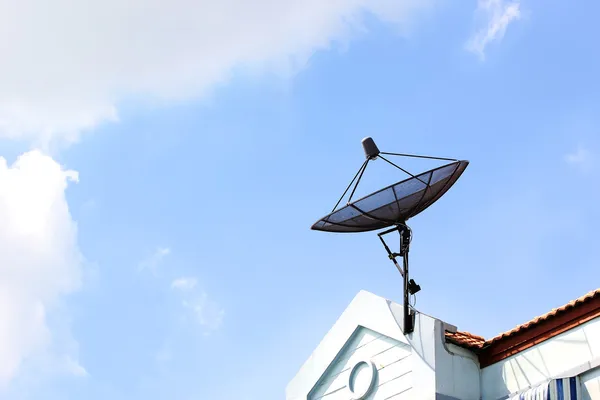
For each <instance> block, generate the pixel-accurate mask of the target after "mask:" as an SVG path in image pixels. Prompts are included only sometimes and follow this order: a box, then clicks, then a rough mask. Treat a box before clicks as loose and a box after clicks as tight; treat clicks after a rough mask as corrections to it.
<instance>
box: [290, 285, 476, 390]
mask: <svg viewBox="0 0 600 400" xmlns="http://www.w3.org/2000/svg"><path fill="white" fill-rule="evenodd" d="M402 311H403V310H402V306H401V305H398V304H396V303H393V302H390V301H388V300H385V299H383V298H381V297H378V296H375V295H373V294H371V293H368V292H365V291H361V292H360V293H359V294H358V295H357V296H356V297H355V298H354V300H353V301H352V302H351V303H350V305H349V306H348V308H347V309H346V310H345V311H344V313H343V314H342V316H341V317H340V318H339V319H338V321H337V322H336V323H335V325H334V326H333V327H332V328H331V330H330V331H329V332H328V333H327V335H326V336H325V337H324V338H323V340H322V341H321V343H320V344H319V346H318V347H317V349H316V350H315V351H314V352H313V354H312V355H311V356H310V358H309V359H308V360H307V361H306V362H305V363H304V365H303V366H302V368H301V369H300V371H299V372H298V374H297V375H296V376H295V377H294V379H292V381H291V382H290V383H289V384H288V387H287V389H286V399H287V400H317V399H324V400H336V399H338V398H339V399H350V398H351V393H350V392H349V391H348V388H347V384H348V377H349V375H350V371H351V369H352V368H353V367H354V365H356V363H357V362H358V361H359V360H363V359H366V360H372V361H373V362H375V364H376V366H377V375H378V378H377V379H378V380H377V383H376V385H377V388H376V390H373V392H372V393H371V395H370V396H368V397H367V400H378V399H389V398H391V399H394V400H404V399H418V400H434V399H440V398H443V399H461V400H471V399H473V400H478V399H479V396H480V389H479V371H478V368H477V364H475V363H474V362H473V360H472V359H471V356H470V355H469V354H468V352H467V351H465V350H462V349H458V348H457V349H458V350H455V353H451V352H449V351H448V349H447V348H446V347H445V345H444V341H445V339H444V331H445V328H446V326H447V325H446V324H444V323H443V322H441V321H439V320H436V319H435V318H433V317H430V316H428V315H425V314H422V313H418V314H417V315H416V317H415V330H414V332H413V333H411V334H409V335H408V337H405V336H404V334H403V333H402V328H401V327H402V326H403V321H402V315H403V313H402ZM461 350H462V353H461ZM436 391H437V393H436Z"/></svg>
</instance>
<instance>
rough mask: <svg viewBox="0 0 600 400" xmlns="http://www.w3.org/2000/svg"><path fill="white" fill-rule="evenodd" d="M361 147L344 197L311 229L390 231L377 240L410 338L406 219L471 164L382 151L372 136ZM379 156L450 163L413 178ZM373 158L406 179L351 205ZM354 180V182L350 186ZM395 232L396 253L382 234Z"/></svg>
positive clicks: (411, 283) (411, 285) (411, 291)
mask: <svg viewBox="0 0 600 400" xmlns="http://www.w3.org/2000/svg"><path fill="white" fill-rule="evenodd" d="M362 145H363V149H364V152H365V157H366V160H365V161H364V162H363V164H362V166H361V167H360V169H359V170H358V172H357V173H356V175H354V178H353V179H352V181H351V182H350V184H349V185H348V187H347V188H346V190H345V191H344V193H343V194H342V197H340V199H339V200H338V202H337V204H336V205H335V207H333V210H332V211H331V212H330V213H329V214H327V215H326V216H325V217H323V218H321V219H319V220H318V221H317V222H315V223H314V224H313V225H312V227H311V229H313V230H317V231H325V232H337V233H357V232H368V231H374V230H379V229H385V228H391V227H393V228H391V229H388V230H386V231H384V232H381V233H379V234H378V236H379V239H380V240H381V242H382V243H383V246H384V247H385V249H386V251H387V253H388V256H389V258H390V259H391V260H392V261H393V263H394V265H395V266H396V268H397V269H398V271H399V272H400V274H401V275H402V277H403V278H404V333H405V334H408V333H410V332H412V331H413V328H414V327H413V322H412V320H413V319H412V317H414V313H413V314H412V316H411V313H410V309H409V304H408V301H409V298H408V295H409V294H410V295H414V294H415V293H416V292H418V291H419V290H420V289H421V288H420V286H419V285H417V284H416V283H415V281H414V280H412V279H409V277H408V249H409V245H410V241H411V240H412V231H411V229H410V228H409V227H408V226H407V225H406V221H408V220H409V219H410V218H412V217H414V216H415V215H417V214H419V213H421V212H422V211H424V210H425V209H426V208H428V207H429V206H431V205H432V204H433V203H435V202H436V201H437V200H438V199H439V198H440V197H442V196H443V195H444V194H445V193H446V192H447V191H448V190H449V189H450V188H451V187H452V185H454V183H456V181H457V180H458V178H460V176H461V175H462V173H463V172H464V171H465V169H466V168H467V166H468V165H469V162H468V161H465V160H462V161H461V160H456V159H451V158H442V157H431V156H420V155H414V154H401V153H386V152H381V151H380V150H379V148H378V147H377V145H376V144H375V142H374V141H373V139H371V138H370V137H367V138H365V139H363V141H362ZM383 155H389V156H400V157H415V158H426V159H434V160H443V161H450V163H448V164H445V165H442V166H441V167H437V168H434V169H431V170H429V171H426V172H423V173H420V174H418V175H413V174H411V173H410V172H408V171H407V170H405V169H404V168H402V167H400V166H398V165H396V164H394V163H393V162H391V161H390V160H388V159H387V158H385V157H384V156H383ZM377 159H382V160H383V161H385V162H387V163H388V164H390V165H392V166H394V167H396V168H398V169H399V170H401V171H403V172H404V173H406V174H407V175H409V178H407V179H404V180H402V181H399V182H397V183H395V184H393V185H390V186H387V187H385V188H383V189H380V190H378V191H376V192H374V193H371V194H370V195H368V196H365V197H363V198H361V199H358V200H355V201H352V197H353V196H354V192H355V191H356V188H357V187H358V184H359V183H360V180H361V179H362V176H363V174H364V172H365V170H366V168H367V165H368V164H369V162H370V161H375V160H377ZM355 181H356V183H355V184H354V182H355ZM353 184H354V188H353V189H352V192H351V193H350V196H349V198H348V201H347V203H346V205H345V206H343V207H341V208H339V209H338V206H339V205H340V203H341V201H342V199H343V198H344V197H345V196H346V193H348V190H350V188H351V187H352V185H353ZM395 231H397V232H398V233H399V234H400V252H399V253H393V252H392V251H391V250H390V248H389V247H388V245H387V244H386V242H385V241H384V239H383V236H384V235H386V234H388V233H390V232H395ZM398 256H401V257H402V258H403V266H402V267H401V266H400V265H399V264H398V262H397V261H396V257H398Z"/></svg>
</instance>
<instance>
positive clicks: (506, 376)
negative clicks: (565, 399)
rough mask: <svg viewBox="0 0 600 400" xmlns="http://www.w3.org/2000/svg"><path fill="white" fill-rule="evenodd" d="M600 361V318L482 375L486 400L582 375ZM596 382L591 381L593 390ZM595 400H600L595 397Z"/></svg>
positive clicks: (487, 369) (503, 362) (510, 359)
mask: <svg viewBox="0 0 600 400" xmlns="http://www.w3.org/2000/svg"><path fill="white" fill-rule="evenodd" d="M599 358H600V318H596V319H594V320H592V321H589V322H588V323H586V324H583V325H581V326H579V327H577V328H574V329H571V330H570V331H568V332H565V333H563V334H562V335H559V336H556V337H554V338H552V339H549V340H547V341H545V342H542V343H540V344H538V345H537V346H535V347H533V348H531V349H528V350H525V351H523V352H521V353H519V354H517V355H515V356H512V357H509V358H507V359H505V360H502V361H500V362H498V363H496V364H494V365H490V366H489V367H486V368H484V369H483V370H482V371H481V387H482V399H483V400H497V399H500V398H503V397H504V396H507V395H509V394H511V393H515V392H518V391H521V390H525V389H527V388H529V387H532V386H535V385H537V384H539V383H542V382H543V381H545V380H547V379H550V378H557V377H562V376H565V375H567V376H568V375H578V374H580V373H581V372H583V371H584V370H587V369H590V366H591V365H594V364H595V363H597V362H598V360H599ZM593 386H594V382H593V380H592V381H590V387H592V389H593ZM592 398H593V399H594V400H596V399H600V397H597V396H596V397H592Z"/></svg>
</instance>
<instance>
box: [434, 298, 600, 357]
mask: <svg viewBox="0 0 600 400" xmlns="http://www.w3.org/2000/svg"><path fill="white" fill-rule="evenodd" d="M595 298H600V288H598V289H596V290H592V291H591V292H589V293H587V294H585V295H583V296H581V297H579V298H577V299H575V300H573V301H570V302H569V303H567V304H565V305H564V306H562V307H559V308H555V309H552V310H551V311H550V312H548V313H546V314H544V315H540V316H539V317H536V318H534V319H532V320H530V321H528V322H526V323H524V324H521V325H519V326H517V327H515V328H513V329H511V330H510V331H507V332H504V333H501V334H500V335H497V336H495V337H493V338H491V339H488V340H485V339H484V338H482V337H481V336H477V335H474V334H472V333H469V332H460V331H458V332H446V333H445V335H446V340H447V341H448V342H450V343H454V344H456V345H458V346H461V347H464V348H467V349H471V350H474V351H477V350H481V349H483V348H484V347H488V346H490V345H492V344H495V343H497V342H500V341H502V340H505V339H507V338H509V337H512V336H514V335H516V334H517V333H521V332H524V331H526V330H528V329H531V328H533V327H534V326H537V325H539V324H540V323H542V322H545V321H549V320H551V319H553V318H554V317H556V316H558V315H561V314H563V313H565V312H568V311H570V310H572V309H574V308H576V307H580V306H582V305H583V304H586V303H588V302H590V301H592V300H593V299H595Z"/></svg>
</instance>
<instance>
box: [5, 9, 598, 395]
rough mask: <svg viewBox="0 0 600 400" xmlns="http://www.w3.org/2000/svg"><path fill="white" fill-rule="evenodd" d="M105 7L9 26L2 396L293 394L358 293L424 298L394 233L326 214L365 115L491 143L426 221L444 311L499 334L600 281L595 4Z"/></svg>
mask: <svg viewBox="0 0 600 400" xmlns="http://www.w3.org/2000/svg"><path fill="white" fill-rule="evenodd" d="M29 3H30V5H33V6H35V5H36V4H37V5H38V6H39V5H40V4H41V3H39V2H36V1H33V0H32V1H30V2H29ZM29 3H28V4H29ZM89 3H90V4H88V6H89V7H90V9H89V10H88V9H85V7H83V6H78V7H81V9H80V8H77V9H76V10H73V11H72V12H73V13H74V16H73V17H69V18H67V17H65V13H64V12H62V11H61V9H59V10H46V11H47V12H48V13H50V17H49V18H47V19H48V20H49V21H50V22H47V21H46V19H44V23H45V24H47V25H44V26H43V27H41V28H39V30H36V29H37V28H31V29H29V28H27V29H29V30H27V29H26V28H22V29H24V30H23V31H19V30H18V29H21V28H18V29H17V28H16V27H20V26H21V25H19V24H18V23H16V24H14V25H10V26H9V28H10V29H15V31H10V29H9V28H7V29H9V31H10V33H11V35H15V36H11V38H15V39H12V40H11V41H10V43H9V41H8V39H0V44H3V45H4V47H2V46H0V48H2V49H4V50H2V51H5V52H6V54H5V57H6V59H7V60H13V61H11V62H7V63H5V64H6V65H5V66H3V67H0V75H2V76H3V77H2V78H0V92H3V94H1V95H0V131H1V132H2V134H1V135H0V137H2V139H1V140H0V155H1V156H3V157H4V158H5V159H6V163H5V165H0V200H1V201H0V219H2V220H4V221H5V223H4V224H3V227H2V228H0V253H2V255H0V277H2V279H1V281H2V282H3V283H1V284H0V288H1V289H2V292H3V294H2V295H0V296H2V303H3V304H4V306H2V307H0V325H1V326H3V328H1V329H0V338H3V340H2V343H4V344H3V345H0V355H1V357H0V359H1V360H3V361H0V383H1V386H2V389H1V391H0V398H6V399H19V400H20V399H81V398H86V399H91V400H93V399H106V398H111V399H115V400H119V399H142V398H144V399H167V398H169V399H171V398H173V399H192V398H194V399H198V398H206V399H208V398H214V399H238V398H243V399H278V398H282V397H283V396H284V388H285V385H286V384H287V382H288V381H289V380H290V379H291V378H292V377H293V376H294V374H295V373H296V371H297V369H298V368H299V367H300V366H301V364H302V363H303V362H304V360H305V359H306V358H307V357H308V356H309V355H310V353H311V352H312V350H313V349H314V348H315V347H316V345H317V344H318V342H319V341H320V339H321V338H322V337H323V335H324V334H325V333H326V332H327V330H328V329H329V328H330V327H331V326H332V325H333V323H334V322H335V320H336V319H337V317H338V316H339V314H340V313H341V312H342V311H343V310H344V308H345V307H346V306H347V304H348V303H349V302H350V301H351V299H352V298H353V296H354V295H355V294H356V293H357V292H358V291H359V290H361V289H365V290H369V291H371V292H373V293H376V294H378V295H381V296H384V297H387V298H390V299H393V300H396V301H400V300H401V290H400V284H401V281H400V276H399V275H398V274H397V271H395V269H394V268H393V266H392V264H391V263H389V261H388V260H387V259H386V257H385V254H384V252H383V249H382V248H381V247H380V246H381V245H380V243H379V241H378V240H377V238H376V237H375V235H374V234H363V235H328V234H324V233H321V232H313V231H310V230H309V228H310V226H311V224H312V223H313V222H315V221H316V220H317V219H318V218H320V217H321V216H323V215H324V214H326V213H327V212H328V211H329V209H330V208H331V207H332V206H333V205H334V204H335V201H336V200H337V198H338V197H339V195H340V194H341V193H342V191H343V190H344V188H345V185H346V184H347V183H348V182H349V180H350V179H351V178H352V176H353V174H354V172H355V171H356V170H357V169H358V167H359V166H360V164H361V163H362V161H363V155H362V149H361V147H360V140H361V139H362V138H363V137H365V136H372V137H373V138H374V139H375V140H376V141H377V143H378V144H379V146H380V148H381V149H382V150H386V151H392V152H393V151H396V152H409V153H417V154H432V155H438V156H446V157H456V158H461V159H468V160H470V161H471V165H470V166H469V168H468V169H467V171H466V172H465V174H464V175H463V177H462V178H461V180H460V181H459V182H458V183H457V184H456V185H455V187H454V188H453V189H452V190H451V191H450V192H449V193H448V195H447V196H445V197H444V198H443V199H442V200H441V201H440V202H438V203H437V204H435V205H434V206H433V207H431V208H430V209H428V211H427V212H426V213H424V214H422V215H419V216H418V217H416V218H414V220H412V221H411V227H412V228H413V231H414V240H413V244H412V247H411V266H412V276H413V277H414V278H415V280H416V281H417V282H418V283H419V284H420V285H421V286H422V288H423V290H422V291H421V292H420V293H419V295H418V297H417V299H418V303H417V308H419V309H420V310H422V311H423V312H426V313H428V314H430V315H434V316H436V317H438V318H441V319H443V320H445V321H447V322H450V323H452V324H455V325H457V326H458V327H459V329H461V330H467V331H470V332H473V333H476V334H480V335H483V336H486V337H490V336H493V335H495V334H497V333H500V332H502V331H505V330H508V329H510V328H512V327H513V326H514V325H516V324H519V323H522V322H525V321H527V320H528V319H530V318H532V317H534V316H536V315H539V314H542V313H545V312H547V311H549V310H550V309H551V308H553V307H557V306H560V305H562V304H564V303H566V302H568V301H570V300H572V299H573V298H576V297H579V296H580V295H583V294H584V293H586V292H587V291H589V290H593V289H595V288H597V287H598V286H599V285H598V282H600V269H598V268H597V265H596V264H597V261H596V253H597V246H598V243H599V242H598V239H597V236H596V235H595V230H596V229H595V228H596V226H597V225H598V223H600V212H599V211H598V209H597V207H596V204H597V203H598V201H599V200H600V190H599V189H598V182H599V176H600V175H599V174H600V169H599V168H600V165H599V164H598V154H599V151H600V135H599V133H600V117H599V115H600V113H599V110H600V94H599V93H600V78H599V77H598V71H600V55H599V54H598V52H597V51H596V50H597V43H596V42H597V40H596V38H597V37H600V31H599V29H600V28H598V25H597V23H596V21H595V15H597V13H598V11H600V9H599V6H598V5H597V4H595V3H594V2H580V3H578V4H577V5H576V6H573V5H570V6H569V5H567V4H566V3H564V2H541V1H535V0H532V1H525V0H522V1H520V2H519V1H516V2H514V1H513V2H507V1H500V0H492V1H482V2H479V3H478V2H476V1H465V2H453V3H451V2H447V1H437V2H436V1H430V2H423V3H420V2H408V1H407V2H403V3H396V2H386V1H383V0H379V1H364V2H362V3H360V4H359V3H356V2H353V1H339V2H336V3H335V4H334V3H331V4H332V5H331V6H329V5H325V6H324V5H322V4H320V3H319V2H310V1H306V2H303V3H300V2H294V1H285V2H281V4H280V5H277V6H269V5H268V3H269V2H259V3H257V4H256V5H255V7H254V8H251V9H244V7H246V6H245V5H243V4H242V3H240V2H239V1H235V0H231V1H228V2H225V3H227V4H226V5H227V6H225V5H223V6H213V5H211V4H210V3H208V2H195V3H194V2H187V1H184V0H181V1H178V2H174V3H176V4H175V5H173V6H168V7H167V6H166V5H164V4H163V5H161V3H160V2H156V4H155V5H154V6H155V8H154V9H151V10H150V9H145V10H146V12H145V13H143V15H142V16H143V18H142V17H140V18H134V17H133V16H132V15H133V14H135V13H131V14H129V13H126V12H124V11H123V14H122V15H121V14H118V16H123V18H122V19H118V18H117V19H115V20H114V21H112V22H114V25H110V27H109V28H106V32H103V31H99V32H98V34H94V33H93V32H92V31H93V28H94V26H95V25H94V24H95V22H91V23H90V24H91V25H90V26H89V27H88V26H87V25H86V24H85V23H81V21H79V22H78V21H75V18H76V17H82V18H83V16H85V15H88V16H89V15H94V16H96V15H98V16H99V17H98V18H97V19H98V20H100V21H102V18H104V17H106V15H109V14H107V13H103V11H106V8H104V7H107V6H106V5H105V4H106V3H108V4H109V5H110V4H111V3H112V4H113V5H114V4H117V3H115V2H112V1H108V2H106V1H105V2H102V3H103V4H104V5H102V6H100V5H99V4H100V2H89ZM225 3H224V4H225ZM165 4H166V3H165ZM136 7H143V5H141V3H140V2H135V1H134V2H132V3H131V10H136ZM177 7H181V9H177ZM186 7H187V8H186ZM228 7H230V8H228ZM34 8H35V7H34ZM32 9H33V8H32ZM7 10H8V11H10V12H12V13H13V14H11V15H12V18H13V19H12V20H15V21H17V22H18V21H19V18H21V20H23V18H27V20H31V19H32V18H33V19H34V20H35V17H40V15H42V14H43V13H40V15H37V14H36V15H30V14H28V13H29V12H31V10H29V9H26V8H22V9H21V8H19V7H17V6H14V7H10V5H9V4H3V2H1V1H0V11H4V12H0V15H7ZM231 10H234V11H231ZM121 11H122V10H120V11H119V12H121ZM111 15H112V14H111ZM163 15H167V16H168V17H172V18H167V17H165V18H163V17H162V16H163ZM290 15H291V16H293V18H292V17H290ZM188 16H189V20H188V19H186V18H188ZM5 18H8V17H5ZM40 18H41V17H40ZM64 18H67V19H66V20H65V19H64ZM106 18H108V17H106ZM177 18H180V19H181V20H184V21H187V22H190V25H186V24H185V23H181V30H183V33H182V32H179V31H178V25H177V24H176V23H174V22H173V21H176V20H177ZM194 18H197V19H198V24H194V22H195V19H194ZM214 18H216V19H217V20H218V21H219V22H220V24H218V23H211V20H212V19H214ZM286 18H290V19H289V21H288V20H286ZM280 20H282V21H288V22H287V23H282V24H280V23H279V21H280ZM64 21H69V23H71V22H72V26H71V25H69V24H67V25H68V27H69V29H66V28H65V31H64V32H63V31H61V30H60V29H62V28H61V27H63V26H65V24H64ZM73 21H75V22H73ZM82 21H86V20H85V18H83V19H82ZM90 21H91V20H90ZM94 21H95V19H94ZM123 21H127V24H125V25H127V26H129V29H131V32H129V31H127V26H125V27H123V26H121V25H119V24H124V22H123ZM177 21H179V20H177ZM340 21H341V22H340ZM0 22H2V17H0ZM4 22H6V21H4ZM53 24H54V25H53ZM196 25H198V26H200V28H196ZM0 26H6V24H4V23H3V24H0ZM502 27H503V28H504V29H502ZM42 28H43V29H42ZM134 28H137V29H134ZM103 29H104V28H103ZM186 29H187V30H186ZM245 29H247V30H248V31H244V34H236V32H240V30H245ZM236 30H237V31H236ZM124 31H126V32H129V33H128V35H129V36H119V35H118V34H121V33H123V32H124ZM53 32H59V33H57V34H56V35H55V36H53ZM77 32H78V34H77V35H75V34H74V33H77ZM47 37H49V38H47ZM485 37H487V38H488V39H489V40H488V41H485V40H484V39H483V38H485ZM82 38H83V39H82ZM111 38H112V39H111ZM114 38H117V39H119V38H128V39H119V40H117V39H114ZM84 39H85V40H84ZM92 39H93V40H92ZM113 39H114V40H113ZM45 40H47V42H46V41H45ZM146 40H147V42H148V43H150V44H148V45H146V44H145V43H146ZM127 43H129V45H126V44H127ZM52 46H54V47H52ZM119 46H121V47H119ZM22 49H25V50H27V51H25V50H23V51H21V50H22ZM474 49H475V50H474ZM477 49H478V50H479V51H476V50H477ZM161 52H162V53H161ZM94 54H97V56H94ZM188 54H191V55H190V56H188ZM25 55H26V56H27V57H25ZM84 55H85V57H84ZM80 56H81V57H80ZM94 57H97V58H94ZM42 61H43V62H42ZM115 71H117V72H115ZM146 71H148V72H146ZM375 164H376V165H374V166H373V167H369V169H368V170H367V173H366V174H365V177H364V178H363V181H364V183H363V184H362V185H361V187H360V189H359V190H361V191H362V194H366V193H368V191H369V190H371V189H374V188H377V187H379V186H381V185H383V184H388V183H393V182H395V181H398V180H400V179H403V178H404V176H402V174H401V173H400V172H399V171H396V170H394V169H392V168H390V167H387V166H385V165H383V164H380V163H375ZM403 165H406V166H407V167H408V168H409V169H411V170H412V171H418V170H420V169H425V168H428V167H430V166H432V165H438V164H431V163H429V162H416V161H406V162H405V164H403ZM61 168H62V169H61ZM371 168H372V169H371ZM65 171H73V172H69V173H68V174H67V173H66V172H65ZM75 171H76V172H75ZM66 174H67V175H69V176H66ZM69 177H70V180H69V179H68V178H69ZM357 194H358V195H359V194H360V193H357ZM6 221H8V222H6Z"/></svg>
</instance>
